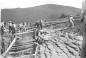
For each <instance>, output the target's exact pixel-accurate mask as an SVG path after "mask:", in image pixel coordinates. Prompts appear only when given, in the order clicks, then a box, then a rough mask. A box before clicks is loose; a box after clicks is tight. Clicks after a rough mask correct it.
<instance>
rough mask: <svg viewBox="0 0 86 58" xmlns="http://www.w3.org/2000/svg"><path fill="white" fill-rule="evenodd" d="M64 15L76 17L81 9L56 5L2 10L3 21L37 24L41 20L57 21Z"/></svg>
mask: <svg viewBox="0 0 86 58" xmlns="http://www.w3.org/2000/svg"><path fill="white" fill-rule="evenodd" d="M62 13H64V14H68V15H70V14H72V15H76V14H78V13H80V9H78V8H73V7H68V6H62V5H55V4H46V5H41V6H36V7H31V8H15V9H2V10H1V18H2V21H7V20H15V21H16V22H21V21H29V22H35V21H37V20H39V19H47V20H57V18H58V17H59V16H60V15H61V14H62Z"/></svg>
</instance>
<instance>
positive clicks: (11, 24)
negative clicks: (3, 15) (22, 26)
mask: <svg viewBox="0 0 86 58" xmlns="http://www.w3.org/2000/svg"><path fill="white" fill-rule="evenodd" d="M5 27H6V25H5V23H2V25H1V35H4V33H5ZM15 27H16V26H15V24H14V23H13V22H12V21H9V22H8V29H9V33H12V34H15Z"/></svg>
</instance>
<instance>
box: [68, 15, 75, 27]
mask: <svg viewBox="0 0 86 58" xmlns="http://www.w3.org/2000/svg"><path fill="white" fill-rule="evenodd" d="M69 20H70V23H71V25H72V27H74V23H73V21H74V18H73V16H72V15H71V16H70V17H69Z"/></svg>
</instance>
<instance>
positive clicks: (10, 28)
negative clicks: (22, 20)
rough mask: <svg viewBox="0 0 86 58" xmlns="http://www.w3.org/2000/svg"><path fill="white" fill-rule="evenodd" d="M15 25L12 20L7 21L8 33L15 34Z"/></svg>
mask: <svg viewBox="0 0 86 58" xmlns="http://www.w3.org/2000/svg"><path fill="white" fill-rule="evenodd" d="M15 28H16V25H15V24H14V23H13V22H11V21H10V22H9V33H12V34H15Z"/></svg>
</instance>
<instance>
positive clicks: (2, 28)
mask: <svg viewBox="0 0 86 58" xmlns="http://www.w3.org/2000/svg"><path fill="white" fill-rule="evenodd" d="M3 35H4V24H2V26H1V36H3Z"/></svg>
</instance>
